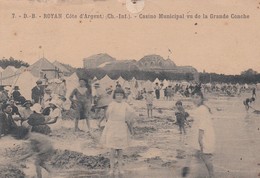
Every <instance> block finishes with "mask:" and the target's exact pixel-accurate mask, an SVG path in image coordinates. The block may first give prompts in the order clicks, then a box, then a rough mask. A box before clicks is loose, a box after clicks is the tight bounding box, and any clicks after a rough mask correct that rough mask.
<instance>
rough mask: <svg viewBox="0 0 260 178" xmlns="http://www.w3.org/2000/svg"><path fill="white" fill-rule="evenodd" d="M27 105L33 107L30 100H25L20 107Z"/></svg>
mask: <svg viewBox="0 0 260 178" xmlns="http://www.w3.org/2000/svg"><path fill="white" fill-rule="evenodd" d="M27 104H30V105H31V106H32V105H33V104H32V102H31V101H30V100H26V101H25V102H24V103H23V105H22V106H23V107H25V106H26V105H27Z"/></svg>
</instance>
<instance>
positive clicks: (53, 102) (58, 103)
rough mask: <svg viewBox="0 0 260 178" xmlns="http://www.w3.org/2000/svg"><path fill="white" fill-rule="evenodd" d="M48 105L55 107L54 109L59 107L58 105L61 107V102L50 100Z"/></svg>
mask: <svg viewBox="0 0 260 178" xmlns="http://www.w3.org/2000/svg"><path fill="white" fill-rule="evenodd" d="M50 104H53V105H54V106H56V107H58V108H59V107H60V105H61V102H59V101H58V100H56V99H52V100H51V101H50V102H49V105H50Z"/></svg>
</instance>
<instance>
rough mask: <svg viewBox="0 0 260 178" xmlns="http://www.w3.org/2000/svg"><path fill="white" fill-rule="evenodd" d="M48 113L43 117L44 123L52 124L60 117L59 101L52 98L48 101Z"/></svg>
mask: <svg viewBox="0 0 260 178" xmlns="http://www.w3.org/2000/svg"><path fill="white" fill-rule="evenodd" d="M49 105H50V114H49V116H47V117H46V118H45V124H54V123H56V122H57V120H58V119H59V118H61V110H60V107H59V105H60V104H59V102H58V101H56V100H52V101H51V102H50V103H49Z"/></svg>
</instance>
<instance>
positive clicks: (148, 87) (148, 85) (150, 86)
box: [143, 80, 153, 91]
mask: <svg viewBox="0 0 260 178" xmlns="http://www.w3.org/2000/svg"><path fill="white" fill-rule="evenodd" d="M143 88H145V89H146V91H148V90H153V83H152V82H151V81H150V80H147V81H146V82H145V83H144V84H143Z"/></svg>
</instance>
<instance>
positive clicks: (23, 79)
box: [13, 71, 38, 100]
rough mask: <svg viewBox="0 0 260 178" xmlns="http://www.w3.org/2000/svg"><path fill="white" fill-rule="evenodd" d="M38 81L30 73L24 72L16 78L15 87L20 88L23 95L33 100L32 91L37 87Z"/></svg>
mask: <svg viewBox="0 0 260 178" xmlns="http://www.w3.org/2000/svg"><path fill="white" fill-rule="evenodd" d="M37 80H38V78H36V77H34V76H33V75H32V74H31V72H30V71H24V72H22V73H20V74H19V75H17V76H16V78H15V82H14V83H13V86H19V88H20V93H21V95H22V96H24V97H25V98H26V99H28V100H31V93H32V91H31V90H32V88H33V87H34V86H35V85H36V81H37Z"/></svg>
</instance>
